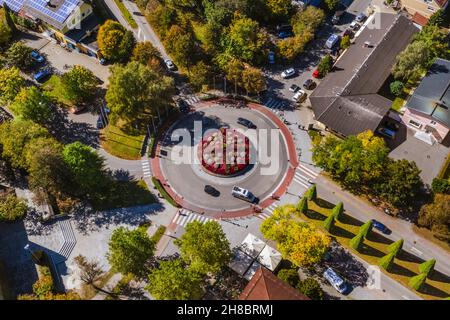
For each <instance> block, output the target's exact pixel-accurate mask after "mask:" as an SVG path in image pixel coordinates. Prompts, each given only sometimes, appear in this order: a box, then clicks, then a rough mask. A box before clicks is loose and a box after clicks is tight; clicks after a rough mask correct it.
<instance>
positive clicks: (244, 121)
mask: <svg viewBox="0 0 450 320" xmlns="http://www.w3.org/2000/svg"><path fill="white" fill-rule="evenodd" d="M237 123H239V124H240V125H242V126H244V127H247V128H249V129H256V125H255V124H254V123H253V122H251V121H250V120H248V119H245V118H241V117H239V118H238V119H237Z"/></svg>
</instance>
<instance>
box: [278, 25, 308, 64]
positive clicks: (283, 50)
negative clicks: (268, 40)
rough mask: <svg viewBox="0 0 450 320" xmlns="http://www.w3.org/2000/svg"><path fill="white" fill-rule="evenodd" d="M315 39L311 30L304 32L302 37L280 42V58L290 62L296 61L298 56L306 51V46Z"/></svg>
mask: <svg viewBox="0 0 450 320" xmlns="http://www.w3.org/2000/svg"><path fill="white" fill-rule="evenodd" d="M313 38H314V33H312V32H311V30H309V29H307V30H304V31H303V33H302V34H301V35H296V36H295V37H290V38H287V39H283V40H281V41H278V43H277V46H278V51H279V53H280V56H281V57H283V58H284V59H286V60H288V61H292V60H294V59H295V58H296V57H297V56H298V55H300V54H301V53H303V52H304V51H305V47H306V45H307V44H308V43H309V42H310V41H311V40H312V39H313Z"/></svg>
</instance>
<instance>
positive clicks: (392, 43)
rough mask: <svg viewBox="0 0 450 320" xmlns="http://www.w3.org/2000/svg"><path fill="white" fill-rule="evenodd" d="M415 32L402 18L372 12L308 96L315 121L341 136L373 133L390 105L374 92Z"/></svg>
mask: <svg viewBox="0 0 450 320" xmlns="http://www.w3.org/2000/svg"><path fill="white" fill-rule="evenodd" d="M373 22H375V23H378V25H376V24H375V23H373ZM416 32H418V29H417V27H415V26H414V25H413V24H412V23H411V22H410V21H409V20H408V19H407V18H406V17H404V16H402V15H394V14H390V13H376V14H375V16H374V17H373V20H371V22H370V23H369V24H368V25H367V26H366V27H365V28H364V30H363V31H362V32H361V34H360V35H359V36H358V37H357V38H356V39H355V43H354V44H353V45H351V46H350V48H349V49H348V50H347V51H346V52H345V53H344V54H343V55H342V56H341V57H340V58H339V60H338V61H337V62H336V64H335V66H334V71H333V72H331V73H329V74H328V75H327V76H326V77H325V78H324V79H323V81H322V82H321V83H320V85H319V86H318V87H317V88H316V90H315V91H314V92H313V94H311V96H310V101H311V105H312V108H313V110H314V114H315V117H316V120H318V121H320V122H322V123H323V124H325V125H326V126H327V127H329V128H330V129H332V130H334V131H336V132H339V133H341V134H343V135H351V134H358V133H360V132H362V131H365V130H367V129H370V130H375V129H376V128H377V127H378V125H379V124H380V122H381V120H382V119H383V117H384V116H385V115H386V113H387V112H388V110H389V108H390V106H391V104H392V102H391V101H390V100H388V99H386V98H384V97H382V96H380V95H378V94H377V93H378V91H379V90H380V88H381V87H382V86H383V83H384V82H385V81H386V79H387V78H388V77H389V74H390V72H391V68H392V65H393V64H394V62H395V59H396V57H397V55H398V54H399V53H400V52H401V51H402V50H403V49H404V48H405V47H406V46H407V45H408V44H409V42H410V40H411V38H412V36H413V35H414V34H415V33H416ZM366 42H369V43H370V46H369V47H366V46H364V43H366Z"/></svg>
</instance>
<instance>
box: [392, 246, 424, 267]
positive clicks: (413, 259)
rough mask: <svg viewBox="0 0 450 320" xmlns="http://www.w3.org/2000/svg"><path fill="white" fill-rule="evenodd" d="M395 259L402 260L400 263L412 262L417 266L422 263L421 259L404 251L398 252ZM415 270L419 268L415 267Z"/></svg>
mask: <svg viewBox="0 0 450 320" xmlns="http://www.w3.org/2000/svg"><path fill="white" fill-rule="evenodd" d="M396 258H397V259H399V260H402V261H407V262H413V263H417V264H419V263H422V262H424V260H423V259H421V258H419V257H417V256H415V255H413V254H411V253H409V252H407V251H405V250H400V252H399V253H398V254H397V256H396ZM417 268H419V266H417Z"/></svg>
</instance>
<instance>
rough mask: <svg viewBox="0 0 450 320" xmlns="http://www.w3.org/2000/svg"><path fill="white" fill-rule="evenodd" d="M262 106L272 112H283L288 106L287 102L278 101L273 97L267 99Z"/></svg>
mask: <svg viewBox="0 0 450 320" xmlns="http://www.w3.org/2000/svg"><path fill="white" fill-rule="evenodd" d="M264 105H265V106H266V107H267V108H269V109H271V110H272V111H274V112H275V111H281V110H285V109H286V108H287V107H288V106H289V104H288V103H287V102H284V101H281V100H280V99H276V98H273V97H269V98H268V99H267V100H266V101H265V102H264Z"/></svg>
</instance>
